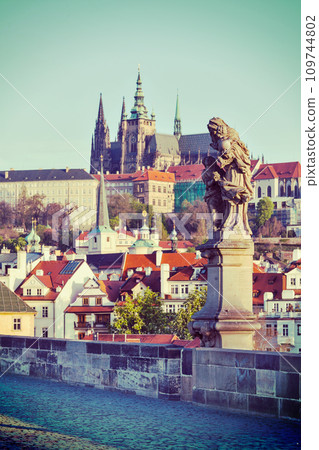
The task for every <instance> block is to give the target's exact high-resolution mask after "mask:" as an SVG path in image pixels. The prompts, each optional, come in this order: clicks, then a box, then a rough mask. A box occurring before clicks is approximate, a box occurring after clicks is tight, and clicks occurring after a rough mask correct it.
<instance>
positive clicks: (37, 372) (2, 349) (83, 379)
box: [0, 336, 181, 400]
mask: <svg viewBox="0 0 319 450" xmlns="http://www.w3.org/2000/svg"><path fill="white" fill-rule="evenodd" d="M180 354H181V350H180V349H179V348H176V347H173V348H172V347H170V346H165V345H147V344H126V343H116V342H114V343H108V342H105V343H104V342H92V341H91V342H88V341H71V340H70V341H68V340H59V339H33V338H23V337H11V336H1V337H0V371H1V373H3V372H5V371H6V370H7V369H9V370H8V371H9V372H11V373H16V374H21V375H31V376H36V377H42V378H51V379H54V380H57V381H64V382H66V383H71V384H79V385H87V386H94V387H97V388H101V389H114V390H121V391H124V392H130V393H135V394H138V395H145V396H148V397H155V398H164V399H167V400H179V399H180V380H181V376H180Z"/></svg>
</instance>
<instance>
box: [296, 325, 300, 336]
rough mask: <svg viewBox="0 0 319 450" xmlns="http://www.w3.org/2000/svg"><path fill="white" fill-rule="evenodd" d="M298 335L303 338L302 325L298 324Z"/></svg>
mask: <svg viewBox="0 0 319 450" xmlns="http://www.w3.org/2000/svg"><path fill="white" fill-rule="evenodd" d="M297 335H298V336H301V323H298V325H297Z"/></svg>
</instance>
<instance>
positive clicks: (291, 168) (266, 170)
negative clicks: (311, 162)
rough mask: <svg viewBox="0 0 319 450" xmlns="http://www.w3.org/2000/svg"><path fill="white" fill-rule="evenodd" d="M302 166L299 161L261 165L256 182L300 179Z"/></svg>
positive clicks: (255, 178) (255, 176) (255, 177)
mask: <svg viewBox="0 0 319 450" xmlns="http://www.w3.org/2000/svg"><path fill="white" fill-rule="evenodd" d="M300 177H301V165H300V162H299V161H294V162H285V163H272V164H260V166H259V170H258V171H257V174H256V175H254V180H263V179H264V180H266V179H271V178H300Z"/></svg>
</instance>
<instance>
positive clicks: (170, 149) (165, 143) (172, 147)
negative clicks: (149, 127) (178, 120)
mask: <svg viewBox="0 0 319 450" xmlns="http://www.w3.org/2000/svg"><path fill="white" fill-rule="evenodd" d="M149 148H150V152H151V153H155V152H156V151H158V152H159V153H160V154H162V155H163V154H169V155H178V154H179V145H178V139H177V138H176V136H174V135H172V134H159V133H155V134H154V135H153V136H152V137H151V139H150V141H149Z"/></svg>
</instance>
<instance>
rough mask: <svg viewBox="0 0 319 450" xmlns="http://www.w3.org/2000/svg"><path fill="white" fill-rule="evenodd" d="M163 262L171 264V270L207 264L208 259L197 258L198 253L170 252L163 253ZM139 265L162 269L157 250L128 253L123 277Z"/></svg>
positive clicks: (143, 267)
mask: <svg viewBox="0 0 319 450" xmlns="http://www.w3.org/2000/svg"><path fill="white" fill-rule="evenodd" d="M161 264H169V266H170V270H172V269H173V268H174V267H185V266H190V265H196V264H202V265H204V264H207V259H205V258H199V259H196V253H188V252H186V253H179V252H174V253H173V252H172V253H170V252H168V253H163V254H162V259H161ZM137 267H142V270H144V269H145V267H151V269H152V270H160V266H158V267H157V266H156V252H154V253H152V254H150V255H133V254H128V255H127V256H126V258H125V265H124V268H123V277H122V278H123V279H125V278H126V277H127V271H128V270H129V269H133V270H135V269H136V268H137Z"/></svg>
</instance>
